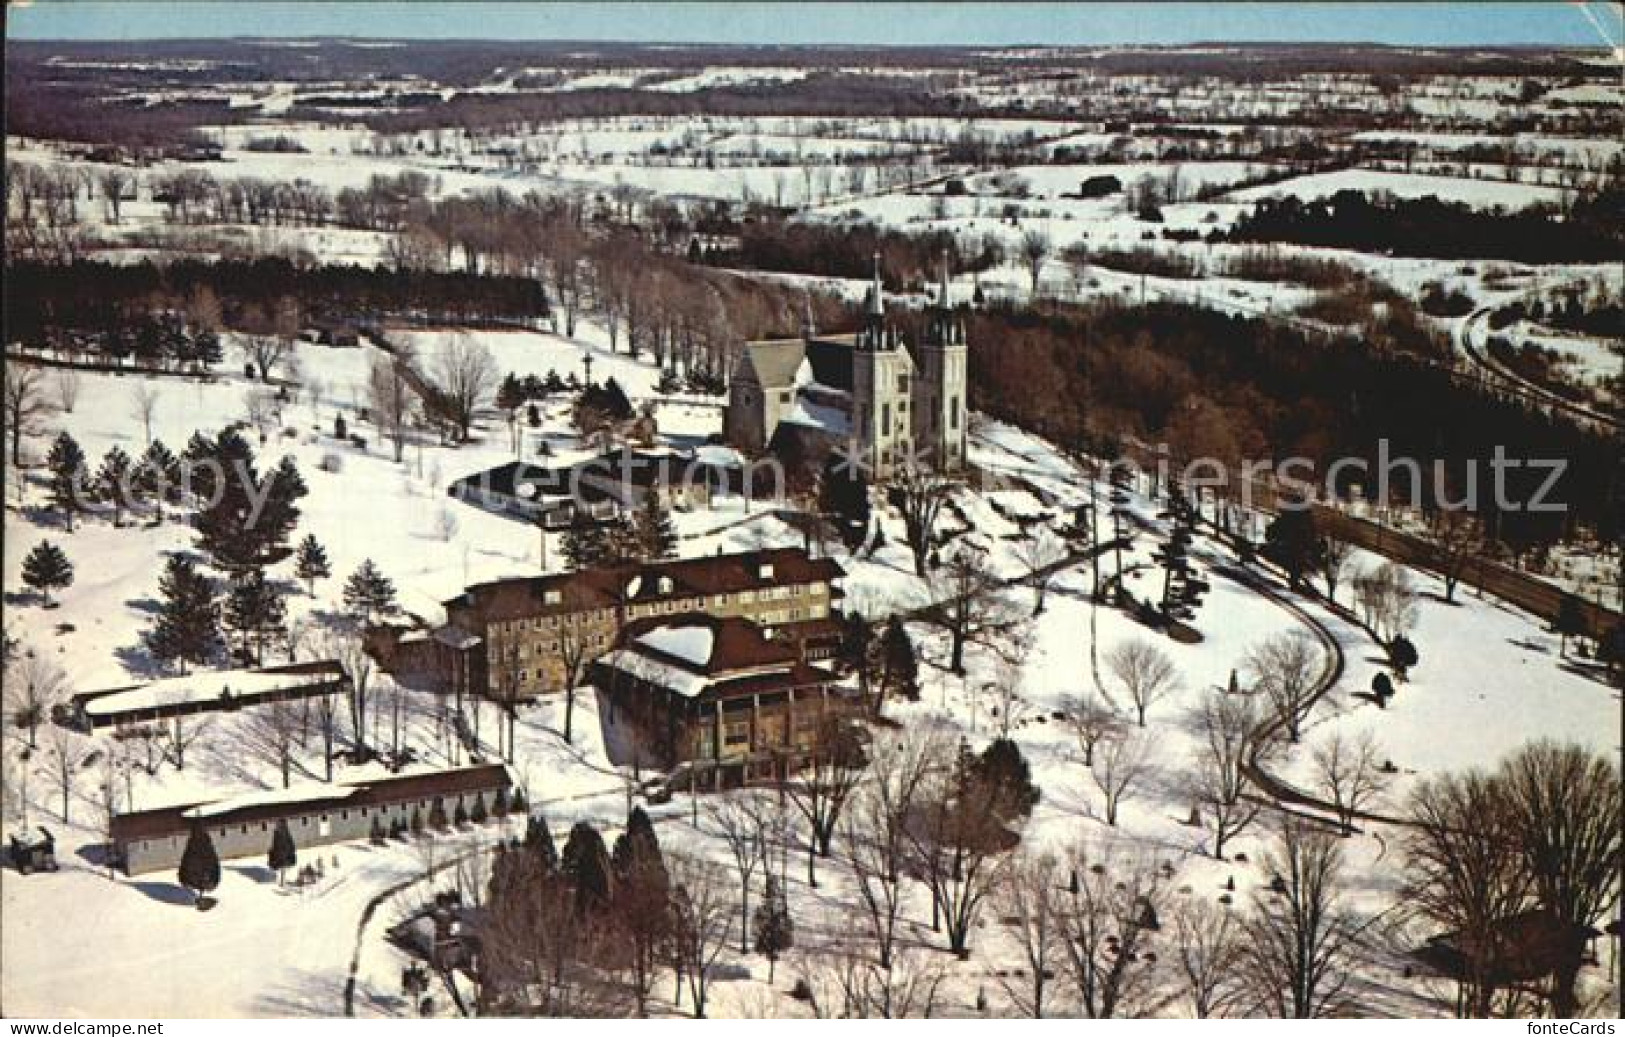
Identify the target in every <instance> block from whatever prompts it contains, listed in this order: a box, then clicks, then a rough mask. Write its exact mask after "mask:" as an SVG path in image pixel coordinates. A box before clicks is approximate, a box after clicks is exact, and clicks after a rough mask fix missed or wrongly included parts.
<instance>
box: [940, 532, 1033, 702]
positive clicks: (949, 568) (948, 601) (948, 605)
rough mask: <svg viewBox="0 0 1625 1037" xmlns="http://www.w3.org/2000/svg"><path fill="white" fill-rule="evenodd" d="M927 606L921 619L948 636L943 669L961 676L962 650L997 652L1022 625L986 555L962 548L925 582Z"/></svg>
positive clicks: (962, 666)
mask: <svg viewBox="0 0 1625 1037" xmlns="http://www.w3.org/2000/svg"><path fill="white" fill-rule="evenodd" d="M929 590H930V594H931V599H932V600H931V603H930V604H929V605H928V606H927V607H926V608H925V609H924V610H923V613H922V618H924V619H925V620H926V621H927V622H929V623H931V624H932V625H934V626H937V627H940V628H941V629H943V630H944V631H946V632H947V634H948V641H949V661H948V667H949V669H951V670H953V671H954V672H955V673H960V674H962V673H964V672H965V646H966V645H968V644H977V645H981V646H982V647H984V648H991V649H995V650H997V649H1000V648H1002V647H1004V646H1005V645H1006V644H1007V643H1008V642H1009V641H1010V640H1011V635H1012V634H1013V632H1014V631H1015V630H1017V628H1018V627H1019V626H1020V625H1021V620H1022V617H1021V612H1020V610H1018V609H1016V608H1015V607H1014V606H1013V605H1012V603H1011V601H1010V599H1009V597H1008V596H1007V595H1006V594H1005V591H1004V584H1003V583H1002V582H1001V581H1000V580H999V577H998V575H997V574H996V573H995V572H994V571H993V569H992V567H991V565H990V564H989V561H988V557H987V552H985V551H982V550H980V549H978V548H975V547H972V546H969V545H963V546H961V547H960V548H959V549H958V550H957V551H955V552H954V553H953V555H952V556H951V557H950V558H949V559H948V560H947V561H946V562H945V563H944V564H943V566H942V567H941V568H940V569H937V570H934V571H933V572H932V573H931V575H930V578H929Z"/></svg>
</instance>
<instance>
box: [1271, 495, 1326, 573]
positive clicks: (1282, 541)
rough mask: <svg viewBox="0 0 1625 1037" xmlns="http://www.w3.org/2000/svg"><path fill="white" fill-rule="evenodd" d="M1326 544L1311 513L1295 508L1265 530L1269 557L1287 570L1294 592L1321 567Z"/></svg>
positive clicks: (1282, 513) (1279, 517)
mask: <svg viewBox="0 0 1625 1037" xmlns="http://www.w3.org/2000/svg"><path fill="white" fill-rule="evenodd" d="M1323 550H1324V547H1323V545H1322V542H1321V540H1320V538H1319V537H1318V536H1316V535H1315V519H1314V516H1313V515H1311V514H1310V513H1309V512H1308V511H1306V510H1304V509H1302V508H1294V509H1290V510H1287V511H1283V512H1281V514H1280V515H1279V516H1278V517H1277V518H1276V519H1275V521H1273V522H1271V523H1270V524H1269V526H1268V527H1267V528H1266V529H1265V530H1264V547H1263V550H1262V552H1261V553H1262V554H1263V555H1264V557H1265V558H1267V559H1269V560H1270V561H1272V562H1274V563H1275V564H1276V565H1279V566H1280V567H1281V568H1282V569H1285V570H1286V574H1287V577H1288V579H1289V580H1290V581H1291V584H1292V589H1293V590H1300V589H1301V588H1302V587H1303V577H1304V574H1305V573H1307V572H1309V571H1310V570H1312V569H1314V568H1316V567H1317V566H1318V565H1319V564H1320V554H1321V552H1322V551H1323Z"/></svg>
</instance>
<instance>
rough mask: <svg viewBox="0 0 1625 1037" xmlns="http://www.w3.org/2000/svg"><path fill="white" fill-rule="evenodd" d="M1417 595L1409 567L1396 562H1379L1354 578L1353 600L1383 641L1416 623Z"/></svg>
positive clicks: (1386, 641)
mask: <svg viewBox="0 0 1625 1037" xmlns="http://www.w3.org/2000/svg"><path fill="white" fill-rule="evenodd" d="M1417 598H1418V594H1417V591H1416V584H1415V581H1414V580H1412V578H1411V573H1410V570H1409V569H1406V568H1405V567H1404V566H1402V565H1399V564H1398V563H1396V562H1382V563H1379V564H1378V565H1375V566H1373V567H1372V568H1371V569H1370V570H1368V571H1367V572H1365V573H1364V574H1362V575H1360V576H1358V577H1356V578H1355V580H1354V600H1355V601H1356V602H1357V603H1358V604H1359V606H1360V610H1361V612H1362V613H1363V614H1364V616H1365V621H1366V625H1367V626H1369V627H1371V629H1372V630H1373V631H1374V632H1375V633H1376V635H1377V638H1378V640H1380V641H1382V642H1383V643H1384V644H1388V643H1391V642H1392V641H1393V640H1394V638H1396V637H1398V636H1400V635H1401V634H1404V633H1406V632H1408V631H1409V630H1410V629H1411V627H1413V626H1415V625H1416V614H1417V604H1416V602H1417Z"/></svg>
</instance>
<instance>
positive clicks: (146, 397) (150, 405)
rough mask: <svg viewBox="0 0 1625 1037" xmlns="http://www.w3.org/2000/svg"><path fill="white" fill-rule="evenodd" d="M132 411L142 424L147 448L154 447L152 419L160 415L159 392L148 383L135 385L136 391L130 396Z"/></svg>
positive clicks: (140, 382) (142, 382) (143, 382)
mask: <svg viewBox="0 0 1625 1037" xmlns="http://www.w3.org/2000/svg"><path fill="white" fill-rule="evenodd" d="M130 404H131V409H132V411H133V412H134V413H135V417H136V420H137V421H139V422H141V432H142V434H143V435H145V436H146V439H147V446H149V447H150V446H152V419H153V418H154V417H155V416H156V415H157V413H158V390H156V389H154V388H153V387H152V385H151V384H149V383H148V382H147V381H145V380H142V381H138V382H136V383H135V389H134V390H133V391H132V392H131V394H130Z"/></svg>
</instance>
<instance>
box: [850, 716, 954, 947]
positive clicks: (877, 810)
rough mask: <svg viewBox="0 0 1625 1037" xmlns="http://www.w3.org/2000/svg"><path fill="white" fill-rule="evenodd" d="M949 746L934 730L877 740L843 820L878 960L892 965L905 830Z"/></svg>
mask: <svg viewBox="0 0 1625 1037" xmlns="http://www.w3.org/2000/svg"><path fill="white" fill-rule="evenodd" d="M952 751H953V746H952V744H951V743H949V742H947V741H945V740H944V739H943V737H942V736H941V735H940V734H938V733H936V732H934V731H929V730H927V731H923V732H921V731H915V732H912V733H910V734H907V735H901V736H894V737H891V738H887V739H884V740H882V741H880V742H878V743H877V744H876V745H875V746H874V747H873V748H872V750H871V752H870V761H869V771H868V777H867V780H865V781H864V782H863V784H861V785H860V786H859V787H858V789H857V792H856V794H855V796H854V797H853V801H852V804H851V806H850V808H849V809H848V810H847V811H846V813H845V815H844V816H843V818H842V823H841V829H842V836H841V840H842V846H843V848H844V856H845V858H846V862H847V864H848V865H849V866H850V867H851V869H852V876H853V878H854V879H855V880H856V881H857V885H858V893H859V895H860V897H861V898H862V902H863V907H864V910H865V913H866V914H867V916H868V921H869V930H870V933H871V935H873V937H874V940H875V951H876V958H877V960H878V961H879V963H880V967H881V968H883V969H890V968H891V967H892V957H893V951H894V949H895V947H896V943H897V923H898V919H899V917H900V916H901V913H902V901H903V879H904V877H905V876H904V866H905V864H906V862H907V857H908V848H909V842H908V826H909V823H910V821H911V819H912V818H913V817H914V813H915V811H916V810H917V809H918V808H919V803H920V798H921V795H922V793H923V792H924V791H925V789H926V787H927V783H928V782H929V781H930V780H931V779H932V777H933V776H934V775H936V774H937V773H938V772H939V770H940V769H941V768H942V767H943V766H944V764H945V761H946V760H948V759H951V753H952Z"/></svg>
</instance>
